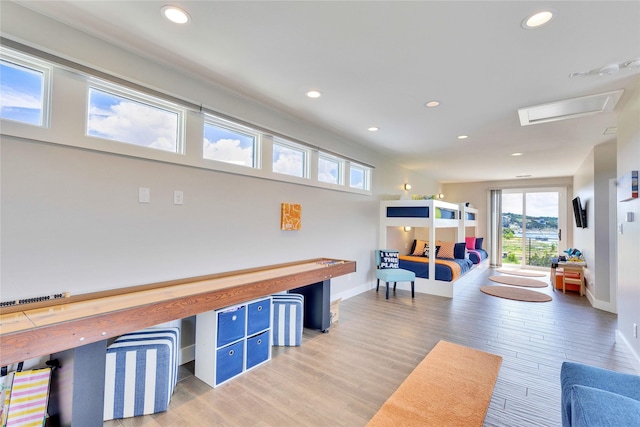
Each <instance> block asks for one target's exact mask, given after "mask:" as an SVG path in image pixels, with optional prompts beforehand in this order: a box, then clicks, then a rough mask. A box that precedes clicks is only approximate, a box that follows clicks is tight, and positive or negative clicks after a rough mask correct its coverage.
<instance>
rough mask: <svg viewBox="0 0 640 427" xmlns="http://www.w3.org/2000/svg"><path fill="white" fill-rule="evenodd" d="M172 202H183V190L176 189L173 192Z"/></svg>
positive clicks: (177, 203) (178, 203) (180, 203)
mask: <svg viewBox="0 0 640 427" xmlns="http://www.w3.org/2000/svg"><path fill="white" fill-rule="evenodd" d="M173 204H174V205H182V204H184V192H182V191H180V190H176V191H174V192H173Z"/></svg>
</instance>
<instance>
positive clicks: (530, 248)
mask: <svg viewBox="0 0 640 427" xmlns="http://www.w3.org/2000/svg"><path fill="white" fill-rule="evenodd" d="M501 215H502V264H506V265H509V264H510V265H517V266H522V267H548V266H549V265H550V262H549V259H550V258H551V257H552V256H556V255H558V254H559V253H560V252H561V251H562V250H564V249H565V248H566V246H565V244H564V240H565V239H564V236H563V233H564V230H565V229H566V226H565V224H566V190H565V189H564V188H550V189H526V190H523V189H518V190H502V213H501Z"/></svg>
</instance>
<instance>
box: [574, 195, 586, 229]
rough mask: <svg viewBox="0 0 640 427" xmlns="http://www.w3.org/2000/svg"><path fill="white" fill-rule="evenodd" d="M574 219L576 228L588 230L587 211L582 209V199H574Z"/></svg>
mask: <svg viewBox="0 0 640 427" xmlns="http://www.w3.org/2000/svg"><path fill="white" fill-rule="evenodd" d="M573 217H574V218H575V219H576V227H578V228H587V209H586V207H584V208H583V207H582V203H580V197H576V198H575V199H573Z"/></svg>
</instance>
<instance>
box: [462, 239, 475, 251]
mask: <svg viewBox="0 0 640 427" xmlns="http://www.w3.org/2000/svg"><path fill="white" fill-rule="evenodd" d="M464 242H465V243H466V245H467V249H475V248H476V238H475V237H465V238H464Z"/></svg>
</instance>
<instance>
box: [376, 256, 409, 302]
mask: <svg viewBox="0 0 640 427" xmlns="http://www.w3.org/2000/svg"><path fill="white" fill-rule="evenodd" d="M380 252H386V253H388V254H396V256H397V255H398V251H396V250H393V249H377V250H376V279H377V284H376V292H378V289H379V288H380V280H383V281H384V282H385V285H386V287H387V299H389V283H390V282H393V290H394V292H395V290H396V285H397V283H398V282H411V298H415V289H414V287H415V281H416V274H415V273H414V272H413V271H409V270H404V269H402V268H388V267H387V268H385V267H384V263H383V262H382V261H383V260H382V257H381V256H380Z"/></svg>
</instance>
